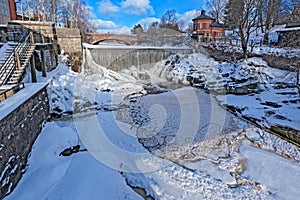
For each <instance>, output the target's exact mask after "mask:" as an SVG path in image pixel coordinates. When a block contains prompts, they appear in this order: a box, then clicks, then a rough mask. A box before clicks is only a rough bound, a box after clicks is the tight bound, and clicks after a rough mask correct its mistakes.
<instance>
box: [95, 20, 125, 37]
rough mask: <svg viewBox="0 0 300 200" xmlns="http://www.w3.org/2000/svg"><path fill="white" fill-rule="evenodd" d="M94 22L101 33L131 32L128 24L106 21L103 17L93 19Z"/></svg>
mask: <svg viewBox="0 0 300 200" xmlns="http://www.w3.org/2000/svg"><path fill="white" fill-rule="evenodd" d="M92 23H93V24H94V26H95V27H96V30H97V32H99V33H119V34H129V33H130V30H131V29H130V28H129V27H127V26H121V25H117V24H116V23H115V22H113V21H105V20H102V19H95V20H92Z"/></svg>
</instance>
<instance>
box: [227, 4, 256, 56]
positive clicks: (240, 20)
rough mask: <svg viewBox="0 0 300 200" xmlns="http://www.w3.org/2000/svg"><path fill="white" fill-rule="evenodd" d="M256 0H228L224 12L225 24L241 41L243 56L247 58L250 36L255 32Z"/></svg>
mask: <svg viewBox="0 0 300 200" xmlns="http://www.w3.org/2000/svg"><path fill="white" fill-rule="evenodd" d="M257 5H258V0H229V2H228V4H227V6H226V11H225V22H226V24H227V25H228V26H229V27H230V28H231V29H233V30H235V31H236V33H237V35H238V36H239V38H240V39H241V43H242V50H243V56H244V58H245V59H247V58H248V51H247V49H248V42H249V38H250V34H251V33H252V32H254V31H256V28H257V27H256V20H257Z"/></svg>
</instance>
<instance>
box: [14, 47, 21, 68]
mask: <svg viewBox="0 0 300 200" xmlns="http://www.w3.org/2000/svg"><path fill="white" fill-rule="evenodd" d="M14 54H15V64H16V66H17V70H20V69H21V61H20V57H19V54H18V52H16V51H14Z"/></svg>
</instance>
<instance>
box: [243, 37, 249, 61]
mask: <svg viewBox="0 0 300 200" xmlns="http://www.w3.org/2000/svg"><path fill="white" fill-rule="evenodd" d="M247 48H248V45H247V42H245V41H243V40H242V49H243V56H244V58H245V59H248V52H247Z"/></svg>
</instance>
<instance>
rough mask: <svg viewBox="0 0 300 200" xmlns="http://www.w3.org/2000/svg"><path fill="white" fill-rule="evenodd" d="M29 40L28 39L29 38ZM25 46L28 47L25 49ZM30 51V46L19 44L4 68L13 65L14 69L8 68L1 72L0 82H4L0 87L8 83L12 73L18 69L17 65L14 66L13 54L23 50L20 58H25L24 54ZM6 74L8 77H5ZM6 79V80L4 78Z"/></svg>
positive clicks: (0, 83)
mask: <svg viewBox="0 0 300 200" xmlns="http://www.w3.org/2000/svg"><path fill="white" fill-rule="evenodd" d="M27 38H28V37H27ZM23 45H26V47H25V48H23ZM29 49H30V45H28V44H26V43H25V44H22V43H19V44H18V45H17V46H16V47H15V49H14V51H13V52H12V53H11V55H10V56H9V57H8V59H7V60H6V61H5V63H4V64H3V66H5V65H8V66H9V65H12V66H13V67H8V68H6V69H3V70H2V71H0V80H1V79H3V80H2V81H0V85H3V84H4V83H6V82H7V80H8V79H9V78H10V77H11V76H12V72H13V71H14V70H15V69H16V65H14V64H13V62H15V60H14V58H15V56H13V53H14V52H15V51H16V52H18V51H19V50H22V51H20V53H19V56H22V57H23V56H24V54H25V53H26V52H27V51H28V50H29ZM5 74H6V76H5ZM3 77H4V78H3Z"/></svg>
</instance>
